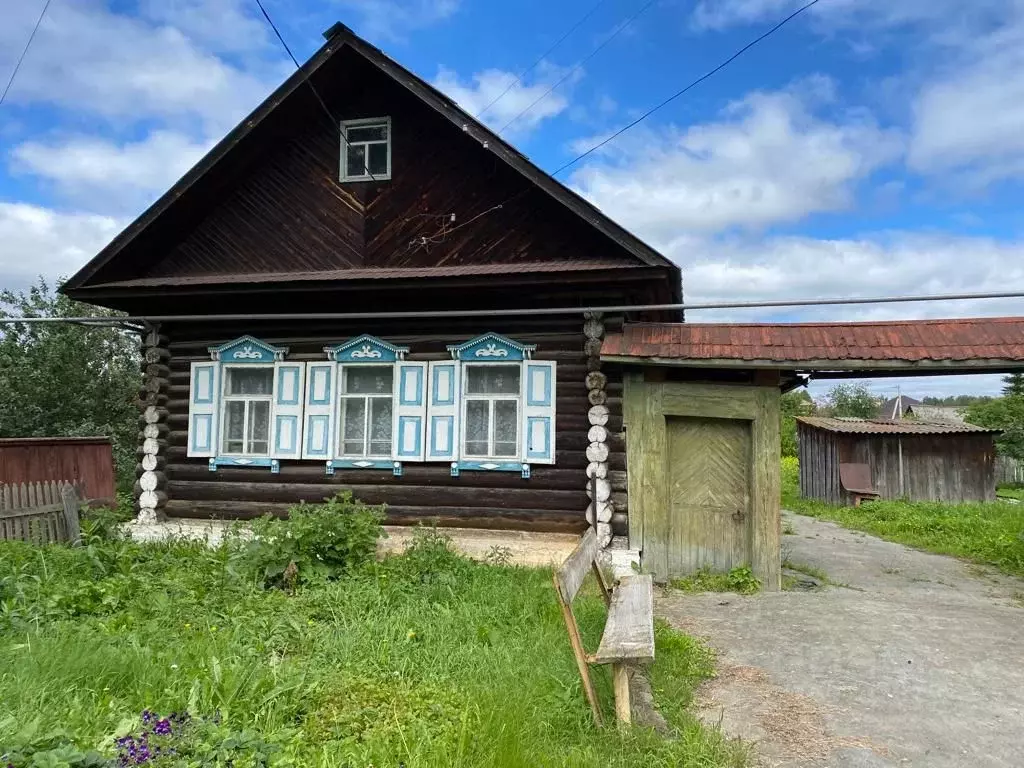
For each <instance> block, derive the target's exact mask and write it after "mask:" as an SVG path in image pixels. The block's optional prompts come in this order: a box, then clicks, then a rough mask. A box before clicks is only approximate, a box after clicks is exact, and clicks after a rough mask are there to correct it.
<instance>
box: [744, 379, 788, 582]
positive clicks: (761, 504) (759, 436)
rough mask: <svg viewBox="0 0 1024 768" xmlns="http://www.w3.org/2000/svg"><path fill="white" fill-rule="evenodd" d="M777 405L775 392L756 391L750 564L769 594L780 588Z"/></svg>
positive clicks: (780, 551)
mask: <svg viewBox="0 0 1024 768" xmlns="http://www.w3.org/2000/svg"><path fill="white" fill-rule="evenodd" d="M779 403H780V395H779V390H778V389H776V388H773V387H758V388H757V418H756V419H755V420H754V425H753V473H752V478H751V479H752V485H753V495H752V499H751V502H752V503H751V514H752V517H753V519H752V527H751V546H750V550H751V557H750V565H751V570H753V572H754V575H755V576H757V577H758V578H759V579H760V580H761V584H762V586H763V587H764V589H765V590H766V591H768V592H777V591H778V590H780V589H782V541H781V538H782V523H781V512H780V509H779V492H780V489H779V462H780V453H781V445H780V442H779Z"/></svg>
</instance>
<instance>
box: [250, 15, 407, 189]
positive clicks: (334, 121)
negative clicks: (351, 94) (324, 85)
mask: <svg viewBox="0 0 1024 768" xmlns="http://www.w3.org/2000/svg"><path fill="white" fill-rule="evenodd" d="M256 5H258V6H259V9H260V11H261V12H262V13H263V18H265V19H266V20H267V24H269V25H270V28H271V29H272V30H274V34H275V35H277V39H278V40H280V41H281V45H282V46H284V49H285V51H287V52H288V56H289V57H290V58H291V60H292V63H293V64H294V65H295V68H296V69H297V70H298V71H299V72H301V73H302V75H303V77H302V80H303V82H304V83H305V84H306V85H308V86H309V90H311V91H312V92H313V95H314V96H315V97H316V100H317V101H318V102H320V107H321V108H322V109H323V111H324V114H325V115H327V117H328V119H330V121H331V125H333V126H334V127H335V128H336V129H337V131H338V135H339V136H341V140H342V141H343V142H344V143H345V147H346V149H347V148H348V147H350V146H351V144H349V143H348V137H347V136H345V131H344V129H343V128H342V127H341V123H340V122H338V120H337V118H335V117H334V115H333V114H332V113H331V109H330V107H328V106H327V102H325V101H324V100H323V98H321V96H320V92H319V91H318V90H317V89H316V87H315V86H314V85H313V83H312V81H311V80H310V79H309V76H308V75H307V74H306V70H304V69H303V68H302V65H301V64H299V60H298V59H296V58H295V54H294V53H292V49H291V48H290V47H289V46H288V43H286V42H285V39H284V37H283V36H282V35H281V32H280V30H279V29H278V28H277V25H276V24H275V23H274V20H273V19H271V18H270V14H269V13H267V9H266V8H264V7H263V2H262V0H256ZM388 140H389V141H390V140H391V137H390V136H389V137H388ZM344 162H345V163H348V158H347V153H346V157H345V158H344ZM363 170H364V171H366V175H367V176H369V177H370V180H371V181H376V180H377V179H376V178H374V175H373V174H372V173H370V167H369V165H367V158H366V157H365V156H364V157H363Z"/></svg>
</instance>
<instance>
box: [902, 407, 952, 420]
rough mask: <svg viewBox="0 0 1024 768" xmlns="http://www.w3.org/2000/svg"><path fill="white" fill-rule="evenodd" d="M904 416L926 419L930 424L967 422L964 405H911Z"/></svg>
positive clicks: (906, 417)
mask: <svg viewBox="0 0 1024 768" xmlns="http://www.w3.org/2000/svg"><path fill="white" fill-rule="evenodd" d="M903 418H905V419H915V420H916V421H925V422H928V423H929V424H966V423H967V419H965V418H964V409H963V407H957V406H952V405H911V406H910V407H908V408H907V409H906V411H904V412H903Z"/></svg>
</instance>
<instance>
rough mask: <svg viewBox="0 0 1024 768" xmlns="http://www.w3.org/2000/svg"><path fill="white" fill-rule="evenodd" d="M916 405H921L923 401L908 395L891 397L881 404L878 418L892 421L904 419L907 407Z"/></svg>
mask: <svg viewBox="0 0 1024 768" xmlns="http://www.w3.org/2000/svg"><path fill="white" fill-rule="evenodd" d="M915 405H921V401H920V400H917V399H915V398H913V397H907V396H906V395H898V396H896V397H890V398H889V399H888V400H886V401H884V402H883V403H882V404H881V405H880V406H879V408H878V418H880V419H889V420H890V421H896V420H899V419H902V418H903V417H904V416H905V415H906V413H907V409H908V408H910V407H912V406H915Z"/></svg>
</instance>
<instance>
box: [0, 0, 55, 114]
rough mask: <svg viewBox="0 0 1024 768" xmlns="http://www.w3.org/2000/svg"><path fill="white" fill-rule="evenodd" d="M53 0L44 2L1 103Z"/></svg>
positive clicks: (1, 97) (2, 101) (0, 96)
mask: <svg viewBox="0 0 1024 768" xmlns="http://www.w3.org/2000/svg"><path fill="white" fill-rule="evenodd" d="M51 2H52V0H46V2H45V3H44V4H43V10H42V11H40V12H39V18H38V19H36V25H35V26H34V27H32V33H31V34H30V35H29V36H28V42H27V43H25V49H24V50H23V51H22V52H21V56H19V57H18V61H17V62H16V63H15V65H14V71H13V72H11V79H10V80H8V81H7V87H5V88H4V92H3V94H2V95H0V105H3V103H4V99H6V98H7V92H8V91H9V90H11V85H13V84H14V78H15V77H17V76H18V70H19V69H21V62H23V61H24V60H25V54H27V53H28V49H29V48H30V47H31V45H32V41H33V40H35V39H36V32H38V31H39V25H40V24H42V23H43V16H45V15H46V9H47V8H49V7H50V3H51Z"/></svg>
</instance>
